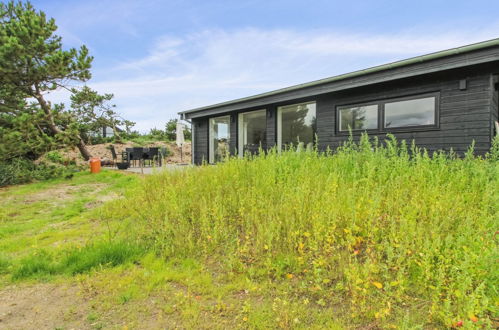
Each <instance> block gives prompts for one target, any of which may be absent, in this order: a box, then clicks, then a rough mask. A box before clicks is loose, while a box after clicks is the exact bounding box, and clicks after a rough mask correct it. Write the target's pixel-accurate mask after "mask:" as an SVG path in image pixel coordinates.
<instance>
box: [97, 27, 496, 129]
mask: <svg viewBox="0 0 499 330" xmlns="http://www.w3.org/2000/svg"><path fill="white" fill-rule="evenodd" d="M494 31H497V29H495V28H490V29H486V30H479V31H468V32H466V33H463V32H462V31H456V32H453V33H440V34H438V33H435V32H434V33H431V32H427V33H422V32H414V31H412V32H405V33H397V34H390V35H369V34H355V33H344V32H342V33H340V32H334V31H326V30H314V31H293V30H262V29H256V28H247V29H240V30H234V31H225V30H206V31H201V32H198V33H193V34H189V35H185V36H183V37H182V36H180V37H179V36H163V37H162V38H160V39H158V40H157V42H156V43H155V44H154V45H153V46H152V47H151V49H150V51H149V52H148V54H147V55H145V56H144V57H143V58H139V59H136V60H133V61H129V62H126V63H121V64H120V65H118V66H116V67H115V68H111V69H109V70H106V72H96V73H95V74H94V77H95V79H94V80H93V82H91V83H90V86H91V87H93V88H95V89H97V90H99V91H100V92H106V93H114V94H115V102H116V104H117V105H118V110H119V111H120V112H121V113H122V114H123V115H124V116H125V117H126V118H129V119H131V120H134V121H136V122H137V128H138V129H139V130H141V131H146V130H148V129H149V128H151V127H154V126H157V127H162V126H163V125H164V123H165V122H166V121H167V120H168V119H170V118H175V117H176V113H177V112H178V111H182V110H187V109H189V108H193V107H197V106H203V105H208V104H212V103H216V102H221V101H226V100H230V99H233V98H238V97H244V96H249V95H253V94H256V93H260V92H265V91H269V90H272V89H276V88H281V87H286V86H289V85H293V84H297V83H303V82H307V81H311V80H315V79H320V78H325V77H328V76H332V75H336V74H341V73H346V72H350V71H353V70H357V69H363V68H366V67H369V66H373V65H378V64H383V63H386V62H390V61H394V60H400V59H404V58H407V57H411V56H415V55H421V54H425V53H429V52H433V51H438V50H443V49H447V48H452V47H456V46H461V45H465V44H469V43H472V42H477V41H482V40H486V39H491V38H494V37H495V36H494V34H493V32H494ZM113 77H115V78H113Z"/></svg>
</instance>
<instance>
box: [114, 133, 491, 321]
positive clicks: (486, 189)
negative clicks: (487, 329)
mask: <svg viewBox="0 0 499 330" xmlns="http://www.w3.org/2000/svg"><path fill="white" fill-rule="evenodd" d="M496 156H497V155H495V154H491V155H489V156H488V158H487V159H482V158H476V157H474V156H473V155H472V152H470V153H468V154H467V155H466V157H465V158H462V159H460V158H457V157H455V156H454V155H452V154H450V155H449V154H445V153H435V154H434V155H432V156H430V155H428V153H426V152H425V151H422V150H418V149H417V148H415V147H412V148H408V147H407V146H406V145H405V144H403V143H402V144H399V143H397V141H395V140H394V139H391V140H388V142H387V143H386V145H380V144H379V143H377V142H376V141H374V142H370V141H369V140H368V138H367V137H366V136H364V137H363V138H362V141H361V143H360V144H359V145H355V144H353V143H349V144H347V145H346V146H345V147H344V148H341V149H340V150H339V151H337V152H335V153H334V154H332V153H318V152H300V153H297V152H283V153H281V154H278V153H276V152H275V151H272V152H269V153H268V154H267V155H261V156H256V157H250V158H251V159H250V158H245V159H237V158H233V159H229V160H228V161H227V162H225V163H223V164H219V165H217V166H203V167H199V168H194V169H192V170H186V171H177V172H175V173H164V174H161V175H156V176H152V177H150V178H147V179H146V180H145V182H144V183H143V184H142V185H141V186H140V187H139V188H137V189H136V190H135V191H133V192H131V193H130V196H129V198H127V199H125V200H120V201H117V202H115V203H114V204H111V205H110V206H108V208H107V216H108V217H110V218H116V219H125V218H128V219H133V221H135V222H136V230H137V232H138V234H139V235H140V237H141V238H142V239H143V240H144V242H145V243H146V244H149V245H150V246H152V247H154V248H155V249H157V250H158V251H160V252H161V253H163V255H165V256H176V257H179V256H185V257H195V258H199V259H200V260H205V259H206V260H208V259H209V260H211V261H210V263H211V264H212V263H213V261H214V260H215V261H216V262H217V264H219V265H221V267H222V271H227V272H238V273H243V274H246V275H247V276H248V277H250V278H253V279H258V280H270V281H289V282H290V283H291V285H292V286H293V288H294V289H293V290H294V292H295V294H297V295H299V296H301V297H309V299H310V301H314V302H315V303H316V304H318V305H319V306H327V305H332V304H334V303H335V302H337V300H338V297H341V299H342V301H343V303H342V304H343V305H347V306H350V309H351V315H349V317H351V318H352V319H356V318H360V319H362V320H366V319H368V320H377V322H383V321H384V320H402V319H403V320H404V321H403V322H407V320H406V316H407V315H411V318H414V319H416V320H417V322H420V323H418V324H426V325H428V324H431V325H433V326H435V325H436V326H450V325H452V324H453V322H455V320H465V323H466V322H468V323H469V324H471V323H474V322H478V323H477V324H480V325H489V326H490V324H491V323H490V322H491V321H490V318H491V315H493V313H494V308H496V307H495V303H496V301H497V299H498V295H497V283H498V277H497V276H498V275H497V272H496V271H494V269H495V267H496V260H497V257H498V253H497V238H496V237H495V232H496V230H497V220H498V218H499V189H497V187H498V186H499V165H498V163H497V161H494V160H493V158H494V157H496ZM400 322H402V321H400ZM415 322H416V321H415ZM417 322H416V323H417ZM404 324H405V323H404Z"/></svg>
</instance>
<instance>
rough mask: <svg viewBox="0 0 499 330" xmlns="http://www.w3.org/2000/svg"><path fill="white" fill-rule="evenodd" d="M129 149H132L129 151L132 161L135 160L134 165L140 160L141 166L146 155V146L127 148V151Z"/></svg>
mask: <svg viewBox="0 0 499 330" xmlns="http://www.w3.org/2000/svg"><path fill="white" fill-rule="evenodd" d="M128 149H130V152H129V153H128V156H129V159H130V161H131V162H133V163H134V165H135V164H136V162H137V161H138V162H139V166H140V165H141V164H142V160H143V156H144V148H127V152H128Z"/></svg>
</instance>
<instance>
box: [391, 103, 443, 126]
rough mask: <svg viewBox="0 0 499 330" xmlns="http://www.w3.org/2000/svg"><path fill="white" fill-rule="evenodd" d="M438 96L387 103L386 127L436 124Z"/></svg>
mask: <svg viewBox="0 0 499 330" xmlns="http://www.w3.org/2000/svg"><path fill="white" fill-rule="evenodd" d="M435 100H436V98H435V96H432V97H425V98H420V99H412V100H404V101H396V102H387V103H385V125H384V126H385V128H392V127H410V126H422V125H424V126H427V125H435V109H436V106H435V105H436V102H435Z"/></svg>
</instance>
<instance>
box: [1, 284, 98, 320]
mask: <svg viewBox="0 0 499 330" xmlns="http://www.w3.org/2000/svg"><path fill="white" fill-rule="evenodd" d="M88 310H89V308H88V303H87V302H86V301H85V299H84V297H83V296H82V295H81V294H80V290H79V288H78V286H76V285H74V284H72V285H67V284H35V285H26V286H24V285H22V286H11V287H7V288H5V289H4V290H2V291H0V328H1V329H56V328H64V329H66V328H68V329H90V328H91V324H89V323H88V321H87V315H88Z"/></svg>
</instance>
